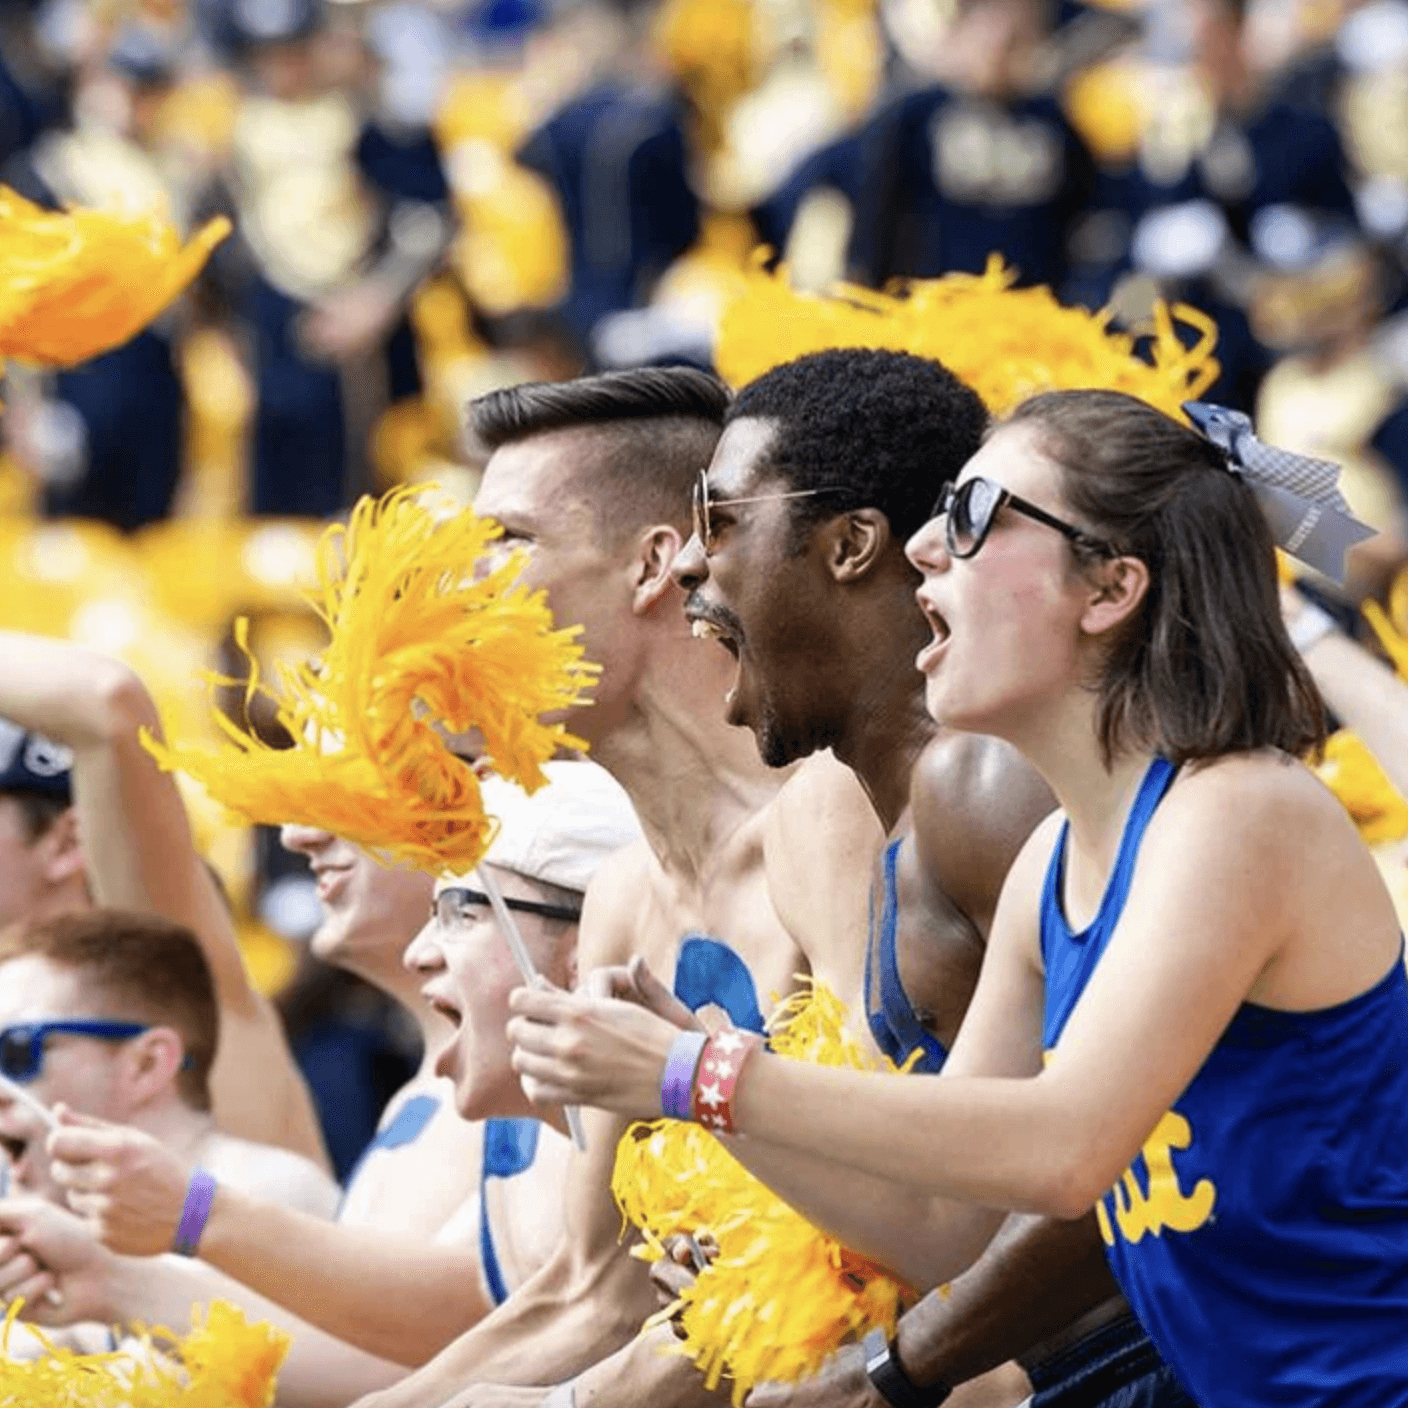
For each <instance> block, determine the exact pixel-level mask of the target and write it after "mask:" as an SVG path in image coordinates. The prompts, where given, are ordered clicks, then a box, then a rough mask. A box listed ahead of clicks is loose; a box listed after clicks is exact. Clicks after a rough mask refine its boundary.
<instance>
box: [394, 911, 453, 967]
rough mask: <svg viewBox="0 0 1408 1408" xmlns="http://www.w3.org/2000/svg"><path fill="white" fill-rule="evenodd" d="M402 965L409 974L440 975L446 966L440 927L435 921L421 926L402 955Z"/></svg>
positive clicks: (432, 920)
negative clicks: (441, 946) (441, 944)
mask: <svg viewBox="0 0 1408 1408" xmlns="http://www.w3.org/2000/svg"><path fill="white" fill-rule="evenodd" d="M401 964H402V966H403V967H404V968H405V969H406V971H407V972H408V973H421V974H428V973H438V972H440V971H441V969H443V968H444V966H445V955H444V953H443V952H442V950H441V948H440V926H439V924H438V923H436V921H435V920H434V919H431V920H430V921H429V922H427V923H426V924H424V925H422V926H421V931H420V933H418V934H417V935H416V936H415V938H413V939H412V940H411V941H410V943H408V944H407V945H406V951H405V953H403V954H402V955H401Z"/></svg>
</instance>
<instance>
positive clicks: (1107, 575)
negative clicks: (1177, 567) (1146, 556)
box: [1080, 557, 1149, 636]
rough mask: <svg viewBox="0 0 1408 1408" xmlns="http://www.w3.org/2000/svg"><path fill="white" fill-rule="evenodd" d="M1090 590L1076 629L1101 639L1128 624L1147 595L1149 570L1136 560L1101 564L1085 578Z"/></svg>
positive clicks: (1115, 560)
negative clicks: (1088, 581) (1100, 636)
mask: <svg viewBox="0 0 1408 1408" xmlns="http://www.w3.org/2000/svg"><path fill="white" fill-rule="evenodd" d="M1087 576H1088V578H1089V580H1090V582H1091V584H1092V590H1091V593H1090V595H1089V597H1088V598H1087V600H1086V604H1085V610H1084V611H1083V612H1082V613H1081V618H1080V628H1081V630H1082V631H1084V632H1085V634H1086V635H1089V636H1099V635H1104V634H1105V633H1106V632H1107V631H1111V630H1113V629H1114V628H1115V627H1116V626H1119V625H1122V624H1123V623H1124V622H1125V621H1128V620H1129V618H1130V617H1131V616H1133V615H1134V613H1135V612H1136V611H1138V609H1139V607H1140V604H1141V603H1142V602H1143V600H1144V598H1145V597H1146V596H1147V595H1148V593H1149V567H1148V564H1147V563H1145V562H1144V561H1143V560H1142V559H1141V558H1138V557H1117V558H1114V559H1113V560H1112V561H1109V562H1102V563H1100V564H1099V565H1098V566H1096V567H1094V568H1092V569H1091V570H1090V571H1089V573H1088V574H1087Z"/></svg>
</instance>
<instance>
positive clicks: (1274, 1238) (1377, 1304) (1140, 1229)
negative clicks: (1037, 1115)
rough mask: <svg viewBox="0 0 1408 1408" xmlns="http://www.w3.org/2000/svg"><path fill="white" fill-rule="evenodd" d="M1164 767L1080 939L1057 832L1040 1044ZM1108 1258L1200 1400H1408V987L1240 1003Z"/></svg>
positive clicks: (1113, 905)
mask: <svg viewBox="0 0 1408 1408" xmlns="http://www.w3.org/2000/svg"><path fill="white" fill-rule="evenodd" d="M1173 776H1174V768H1173V767H1172V765H1171V764H1169V763H1168V762H1166V761H1164V760H1163V759H1158V760H1156V761H1155V762H1154V763H1153V765H1152V766H1151V767H1150V769H1149V771H1148V773H1147V774H1146V776H1145V778H1144V781H1143V784H1142V786H1141V787H1140V790H1139V793H1138V796H1137V798H1136V800H1135V803H1134V807H1133V810H1132V811H1131V813H1130V817H1129V820H1128V822H1127V823H1126V826H1125V831H1124V836H1123V837H1122V839H1121V841H1120V848H1119V854H1118V856H1117V858H1116V861H1115V867H1114V871H1113V873H1112V874H1111V876H1110V881H1109V884H1108V886H1107V888H1106V890H1105V894H1104V897H1103V899H1102V900H1101V902H1100V908H1099V910H1098V911H1097V913H1096V916H1095V919H1094V920H1093V921H1092V922H1091V924H1090V926H1089V928H1087V929H1085V930H1084V931H1083V932H1082V933H1079V934H1073V933H1072V932H1071V930H1070V927H1069V926H1068V925H1067V923H1066V919H1065V913H1064V910H1063V907H1062V902H1061V896H1062V893H1063V870H1064V860H1065V853H1066V844H1067V832H1066V829H1063V830H1062V833H1061V837H1060V840H1059V841H1058V842H1057V845H1056V850H1055V853H1054V854H1053V856H1052V858H1051V865H1050V868H1049V869H1048V871H1047V875H1046V884H1045V888H1044V891H1043V894H1042V902H1041V948H1042V956H1043V959H1044V961H1045V965H1046V1019H1045V1026H1044V1033H1043V1035H1044V1040H1045V1046H1046V1049H1047V1050H1051V1049H1052V1048H1054V1047H1055V1046H1056V1044H1057V1042H1058V1041H1059V1040H1060V1037H1061V1032H1062V1031H1063V1030H1064V1028H1065V1025H1066V1021H1067V1019H1068V1018H1069V1017H1070V1014H1071V1012H1072V1010H1073V1009H1074V1008H1075V1005H1076V1003H1077V1001H1078V1000H1079V998H1080V995H1081V993H1082V992H1083V991H1084V990H1085V986H1086V984H1087V983H1088V982H1089V980H1090V976H1091V974H1092V973H1093V972H1094V970H1095V967H1096V965H1097V964H1098V963H1099V961H1100V957H1101V955H1102V954H1103V952H1104V951H1105V948H1106V946H1107V944H1108V943H1109V941H1110V936H1111V935H1112V933H1113V932H1114V929H1115V926H1116V924H1117V923H1118V921H1119V917H1120V912H1121V910H1122V909H1123V908H1124V902H1125V898H1126V896H1127V895H1128V893H1129V886H1130V880H1131V877H1132V875H1133V872H1134V867H1135V861H1136V858H1137V856H1138V852H1139V844H1140V841H1141V840H1142V838H1143V835H1144V831H1145V828H1146V827H1147V826H1148V824H1149V819H1150V817H1151V816H1152V815H1153V813H1154V810H1155V808H1156V807H1157V806H1158V804H1159V802H1160V801H1161V800H1162V799H1163V796H1164V794H1165V793H1166V792H1167V790H1168V787H1169V784H1170V783H1171V782H1172V781H1173ZM1096 1216H1097V1218H1098V1220H1099V1223H1100V1230H1101V1234H1102V1235H1103V1237H1104V1239H1105V1243H1106V1249H1107V1253H1108V1256H1109V1259H1110V1265H1111V1268H1112V1269H1113V1271H1114V1273H1115V1276H1116V1279H1117V1280H1118V1281H1119V1283H1120V1285H1121V1287H1122V1289H1123V1290H1124V1293H1125V1295H1126V1297H1127V1298H1128V1299H1129V1301H1130V1304H1131V1305H1132V1306H1133V1307H1134V1310H1135V1313H1136V1314H1137V1315H1138V1316H1139V1318H1140V1320H1142V1321H1143V1323H1144V1326H1145V1328H1146V1329H1147V1330H1148V1331H1149V1335H1150V1338H1151V1339H1153V1341H1154V1343H1155V1344H1156V1345H1157V1346H1158V1348H1159V1349H1160V1351H1161V1352H1162V1353H1163V1355H1164V1357H1165V1358H1166V1359H1167V1360H1168V1362H1169V1364H1170V1365H1171V1366H1172V1367H1173V1368H1174V1370H1175V1372H1176V1373H1177V1374H1178V1376H1179V1378H1180V1379H1182V1381H1183V1383H1184V1385H1185V1387H1186V1388H1187V1389H1188V1390H1189V1392H1190V1393H1191V1394H1192V1396H1193V1397H1194V1398H1195V1399H1196V1400H1197V1401H1198V1402H1199V1403H1200V1404H1201V1405H1202V1408H1282V1405H1284V1408H1291V1405H1295V1408H1312V1405H1314V1408H1321V1405H1334V1408H1371V1405H1372V1408H1390V1406H1391V1405H1392V1408H1402V1405H1403V1404H1405V1403H1408V976H1406V975H1405V972H1404V968H1403V964H1402V963H1396V964H1394V966H1393V968H1392V969H1391V970H1390V971H1389V972H1388V973H1387V974H1386V975H1385V976H1384V977H1383V978H1382V979H1381V980H1380V981H1379V982H1378V983H1377V984H1375V986H1374V987H1372V988H1370V989H1369V990H1368V991H1367V992H1364V993H1361V994H1360V995H1359V996H1358V997H1355V998H1351V999H1350V1000H1349V1001H1348V1002H1344V1003H1341V1004H1340V1005H1338V1006H1336V1007H1328V1008H1323V1009H1321V1010H1319V1011H1314V1012H1278V1011H1273V1010H1272V1009H1270V1008H1266V1007H1259V1006H1256V1005H1254V1004H1252V1003H1244V1004H1243V1005H1242V1007H1241V1008H1240V1009H1239V1010H1238V1012H1237V1014H1236V1015H1235V1016H1234V1017H1233V1019H1232V1022H1231V1024H1230V1025H1229V1026H1228V1028H1227V1030H1226V1031H1225V1032H1224V1033H1223V1035H1222V1037H1221V1039H1220V1040H1219V1041H1218V1043H1217V1045H1216V1047H1214V1049H1213V1051H1212V1052H1211V1054H1210V1055H1209V1056H1208V1058H1207V1060H1206V1061H1205V1062H1204V1064H1203V1066H1202V1069H1201V1070H1199V1071H1198V1073H1197V1075H1195V1076H1194V1077H1193V1079H1192V1081H1191V1083H1190V1084H1189V1086H1188V1088H1187V1089H1186V1090H1185V1091H1184V1092H1183V1094H1182V1095H1181V1096H1180V1097H1179V1099H1178V1102H1177V1104H1176V1105H1175V1107H1174V1108H1173V1109H1172V1110H1170V1111H1169V1112H1168V1113H1167V1114H1166V1115H1165V1116H1164V1117H1163V1119H1162V1120H1160V1121H1159V1123H1158V1125H1157V1127H1156V1128H1155V1129H1154V1131H1153V1133H1152V1134H1151V1135H1150V1136H1149V1139H1148V1140H1147V1142H1146V1143H1145V1145H1144V1147H1143V1150H1142V1151H1141V1153H1140V1154H1139V1156H1138V1157H1137V1158H1136V1159H1135V1161H1134V1163H1133V1164H1132V1165H1131V1166H1130V1168H1129V1169H1128V1170H1126V1172H1125V1173H1124V1174H1123V1175H1122V1177H1121V1179H1120V1181H1119V1183H1118V1184H1117V1185H1116V1186H1115V1187H1114V1188H1113V1189H1112V1190H1111V1191H1110V1192H1109V1193H1107V1194H1106V1195H1105V1196H1104V1197H1103V1198H1102V1199H1101V1201H1100V1203H1099V1204H1097V1208H1096Z"/></svg>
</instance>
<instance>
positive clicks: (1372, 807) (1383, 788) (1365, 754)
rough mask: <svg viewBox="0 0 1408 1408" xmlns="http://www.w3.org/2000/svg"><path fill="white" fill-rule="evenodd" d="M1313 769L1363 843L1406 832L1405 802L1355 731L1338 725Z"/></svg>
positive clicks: (1398, 836)
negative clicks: (1342, 809)
mask: <svg viewBox="0 0 1408 1408" xmlns="http://www.w3.org/2000/svg"><path fill="white" fill-rule="evenodd" d="M1315 771H1316V772H1317V773H1318V774H1319V776H1320V780H1321V781H1322V782H1323V783H1324V784H1325V786H1326V787H1328V788H1329V789H1330V791H1331V792H1333V793H1334V794H1335V796H1336V797H1338V798H1339V800H1340V802H1341V803H1342V805H1343V806H1344V809H1345V810H1346V811H1347V812H1348V813H1349V814H1350V816H1351V817H1352V818H1353V819H1354V824H1355V825H1356V826H1357V827H1358V828H1359V834H1360V835H1361V836H1362V837H1363V838H1364V843H1365V844H1366V845H1369V846H1374V845H1377V844H1378V843H1379V842H1381V841H1397V840H1399V839H1401V838H1402V837H1404V836H1408V802H1405V801H1404V799H1403V798H1402V797H1401V796H1399V794H1398V792H1397V790H1396V789H1395V788H1394V785H1393V783H1391V782H1390V781H1389V780H1388V778H1387V777H1386V776H1385V775H1384V772H1383V769H1382V768H1380V767H1379V765H1378V763H1377V762H1376V761H1375V759H1374V755H1373V754H1372V753H1371V752H1370V751H1369V750H1368V749H1367V748H1366V747H1365V746H1364V744H1363V742H1362V741H1361V739H1360V738H1359V736H1358V734H1355V733H1351V732H1350V731H1349V730H1348V729H1341V730H1340V731H1339V732H1338V733H1336V734H1333V735H1331V737H1330V739H1329V741H1328V742H1327V743H1326V744H1325V756H1324V757H1323V758H1322V759H1321V760H1320V762H1319V763H1318V764H1317V765H1316V768H1315Z"/></svg>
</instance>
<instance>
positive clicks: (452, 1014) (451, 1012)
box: [420, 983, 464, 1027]
mask: <svg viewBox="0 0 1408 1408" xmlns="http://www.w3.org/2000/svg"><path fill="white" fill-rule="evenodd" d="M420 995H421V996H422V997H423V998H424V999H425V1000H426V1002H428V1003H429V1004H430V1007H431V1009H432V1010H433V1011H435V1012H438V1013H439V1014H440V1015H441V1016H442V1017H445V1018H448V1019H449V1021H450V1023H451V1024H452V1025H453V1026H456V1027H458V1026H459V1024H460V1023H461V1022H462V1021H464V1013H463V1012H461V1011H460V1009H459V1006H458V1004H456V1003H454V1002H452V1001H451V1000H450V999H449V998H448V997H446V996H445V995H444V993H442V992H438V991H437V990H436V989H435V986H434V984H432V983H427V984H426V985H425V987H423V988H422V989H421V990H420Z"/></svg>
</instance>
